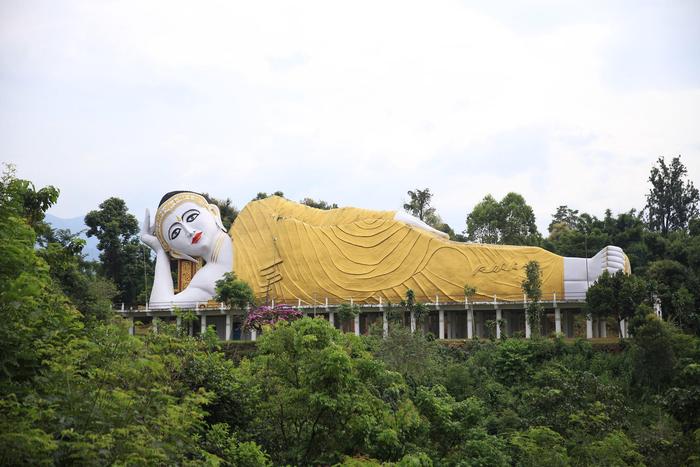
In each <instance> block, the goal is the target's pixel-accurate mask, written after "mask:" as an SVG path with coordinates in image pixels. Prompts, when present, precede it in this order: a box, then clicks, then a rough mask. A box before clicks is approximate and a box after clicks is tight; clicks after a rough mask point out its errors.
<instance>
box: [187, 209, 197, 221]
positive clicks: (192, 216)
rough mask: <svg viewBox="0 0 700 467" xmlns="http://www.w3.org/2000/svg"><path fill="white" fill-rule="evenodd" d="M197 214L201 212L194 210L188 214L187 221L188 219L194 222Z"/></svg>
mask: <svg viewBox="0 0 700 467" xmlns="http://www.w3.org/2000/svg"><path fill="white" fill-rule="evenodd" d="M197 216H199V213H198V212H197V211H194V212H193V213H192V214H190V215H188V216H187V217H186V218H185V221H186V222H192V221H194V220H195V219H196V218H197Z"/></svg>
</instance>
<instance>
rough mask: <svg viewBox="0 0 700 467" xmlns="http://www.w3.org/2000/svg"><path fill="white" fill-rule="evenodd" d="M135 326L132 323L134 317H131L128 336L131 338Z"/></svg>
mask: <svg viewBox="0 0 700 467" xmlns="http://www.w3.org/2000/svg"><path fill="white" fill-rule="evenodd" d="M135 327H136V324H135V323H134V317H133V316H132V317H131V318H130V319H129V335H131V336H133V335H134V331H135Z"/></svg>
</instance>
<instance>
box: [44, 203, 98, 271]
mask: <svg viewBox="0 0 700 467" xmlns="http://www.w3.org/2000/svg"><path fill="white" fill-rule="evenodd" d="M44 220H45V221H46V222H48V223H49V224H51V227H53V228H54V229H68V230H70V231H71V232H72V233H78V232H80V231H86V230H87V226H86V225H85V222H84V221H83V218H82V217H74V218H72V219H62V218H60V217H56V216H53V215H51V214H46V218H45V219H44ZM80 238H82V239H85V241H86V242H87V243H86V244H85V247H84V248H83V253H85V254H86V255H87V259H88V260H94V261H97V260H98V259H99V258H100V251H99V250H98V249H97V238H95V237H91V238H88V237H87V235H85V232H83V233H81V234H80Z"/></svg>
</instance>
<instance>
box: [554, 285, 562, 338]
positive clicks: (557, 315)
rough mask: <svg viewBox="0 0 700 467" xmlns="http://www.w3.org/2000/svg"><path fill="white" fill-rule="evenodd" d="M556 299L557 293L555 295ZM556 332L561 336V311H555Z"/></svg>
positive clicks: (557, 309)
mask: <svg viewBox="0 0 700 467" xmlns="http://www.w3.org/2000/svg"><path fill="white" fill-rule="evenodd" d="M554 296H555V297H556V293H555V295H554ZM554 332H556V333H557V334H561V309H559V308H555V309H554Z"/></svg>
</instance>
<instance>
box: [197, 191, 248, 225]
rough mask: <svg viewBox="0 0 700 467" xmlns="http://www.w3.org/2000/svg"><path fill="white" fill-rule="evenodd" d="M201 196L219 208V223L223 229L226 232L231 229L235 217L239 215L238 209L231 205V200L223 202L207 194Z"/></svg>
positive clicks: (227, 199)
mask: <svg viewBox="0 0 700 467" xmlns="http://www.w3.org/2000/svg"><path fill="white" fill-rule="evenodd" d="M202 195H204V197H205V198H207V199H208V200H209V202H211V203H213V204H215V205H217V206H218V207H219V213H220V214H221V223H222V224H223V225H224V228H225V229H226V230H227V231H228V230H229V229H230V228H231V225H232V224H233V221H235V220H236V217H238V214H239V213H240V211H239V210H238V208H237V207H236V206H235V205H234V204H233V201H231V198H226V199H225V200H222V199H218V198H214V197H213V196H209V194H208V193H202Z"/></svg>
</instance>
